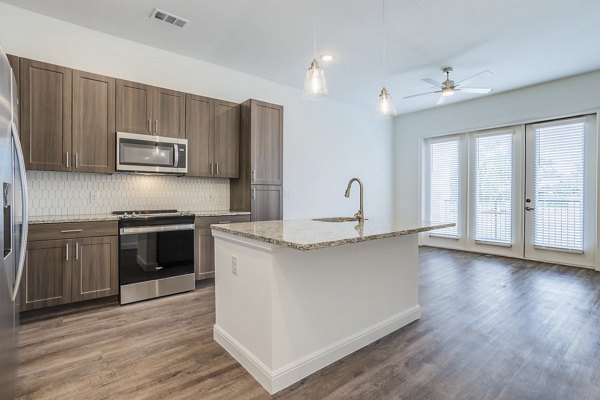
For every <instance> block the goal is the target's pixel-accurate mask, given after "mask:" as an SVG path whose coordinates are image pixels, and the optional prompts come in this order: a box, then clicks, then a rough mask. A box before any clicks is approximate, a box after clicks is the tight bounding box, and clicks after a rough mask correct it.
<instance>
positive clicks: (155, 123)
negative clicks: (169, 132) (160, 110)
mask: <svg viewBox="0 0 600 400" xmlns="http://www.w3.org/2000/svg"><path fill="white" fill-rule="evenodd" d="M154 132H155V133H158V120H155V121H154Z"/></svg>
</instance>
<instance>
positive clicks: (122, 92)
mask: <svg viewBox="0 0 600 400" xmlns="http://www.w3.org/2000/svg"><path fill="white" fill-rule="evenodd" d="M116 86H117V87H116V105H115V107H116V130H117V131H118V132H131V133H141V134H146V135H157V136H167V137H173V138H183V137H185V94H184V93H181V92H177V91H175V90H169V89H163V88H158V87H154V86H150V85H144V84H143V83H137V82H130V81H125V80H122V79H117V80H116Z"/></svg>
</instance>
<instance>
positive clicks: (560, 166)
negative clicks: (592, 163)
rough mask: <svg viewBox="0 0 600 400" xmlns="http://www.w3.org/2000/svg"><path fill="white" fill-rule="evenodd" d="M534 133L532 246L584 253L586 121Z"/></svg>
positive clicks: (537, 128)
mask: <svg viewBox="0 0 600 400" xmlns="http://www.w3.org/2000/svg"><path fill="white" fill-rule="evenodd" d="M534 129H535V131H534V135H535V160H534V168H535V170H534V196H535V210H534V218H533V224H534V229H533V244H534V246H536V247H542V248H551V249H552V248H554V249H561V250H568V251H575V252H583V237H584V226H583V224H584V194H585V193H584V171H585V151H584V148H585V121H578V122H566V123H561V124H553V125H542V126H538V127H534Z"/></svg>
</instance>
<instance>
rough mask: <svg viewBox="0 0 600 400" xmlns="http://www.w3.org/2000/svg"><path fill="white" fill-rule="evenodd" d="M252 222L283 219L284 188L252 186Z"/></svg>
mask: <svg viewBox="0 0 600 400" xmlns="http://www.w3.org/2000/svg"><path fill="white" fill-rule="evenodd" d="M250 211H251V213H252V221H274V220H280V219H283V186H274V185H252V201H251V204H250Z"/></svg>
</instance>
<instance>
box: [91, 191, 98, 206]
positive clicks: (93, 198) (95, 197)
mask: <svg viewBox="0 0 600 400" xmlns="http://www.w3.org/2000/svg"><path fill="white" fill-rule="evenodd" d="M89 199H90V204H98V193H96V192H94V191H90V196H89Z"/></svg>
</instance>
